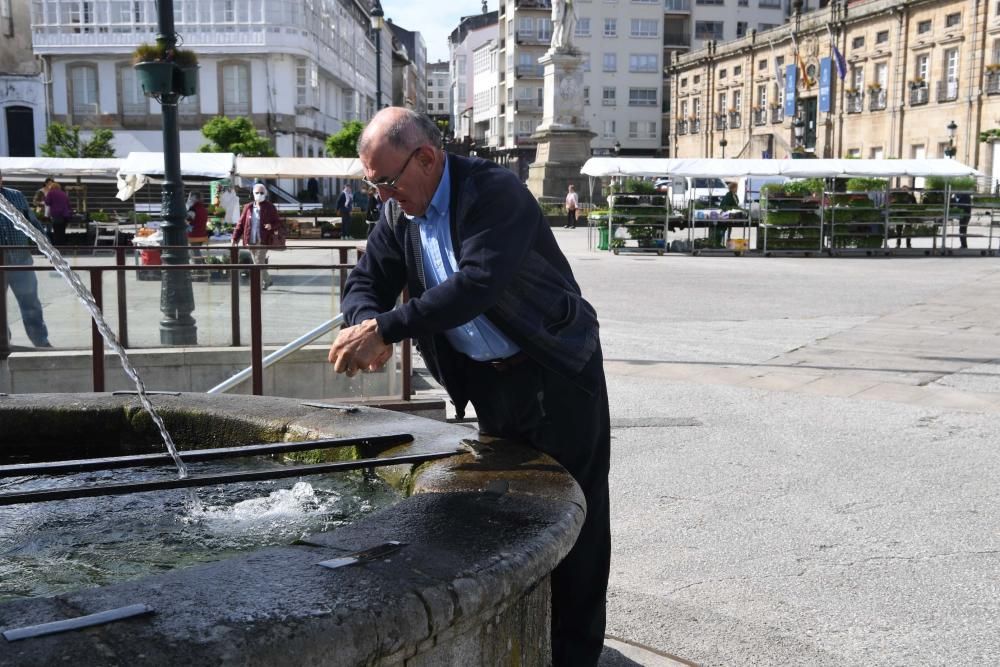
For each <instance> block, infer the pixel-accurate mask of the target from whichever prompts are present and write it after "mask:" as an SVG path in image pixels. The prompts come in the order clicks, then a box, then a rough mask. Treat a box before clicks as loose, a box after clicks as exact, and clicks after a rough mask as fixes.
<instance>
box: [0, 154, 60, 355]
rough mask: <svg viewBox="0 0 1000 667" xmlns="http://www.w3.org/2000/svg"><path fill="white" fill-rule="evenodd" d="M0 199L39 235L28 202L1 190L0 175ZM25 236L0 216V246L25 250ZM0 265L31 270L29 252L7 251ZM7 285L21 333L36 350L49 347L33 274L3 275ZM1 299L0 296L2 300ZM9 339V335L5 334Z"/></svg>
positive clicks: (10, 190) (16, 193) (16, 192)
mask: <svg viewBox="0 0 1000 667" xmlns="http://www.w3.org/2000/svg"><path fill="white" fill-rule="evenodd" d="M0 195H3V197H4V198H5V199H6V200H7V201H8V202H10V204H11V205H12V206H13V207H14V208H15V209H17V210H18V212H20V214H21V215H23V216H24V217H25V218H27V220H28V222H30V223H31V224H32V225H34V226H35V227H36V228H37V229H39V230H40V231H43V232H44V230H43V229H42V225H41V224H40V223H39V222H38V220H37V219H36V218H35V214H34V213H32V212H31V208H30V207H29V206H28V200H27V199H25V198H24V195H23V194H21V192H20V191H19V190H15V189H13V188H5V187H3V174H2V173H0ZM28 245H30V242H29V241H28V237H27V235H25V233H24V232H22V231H21V230H20V229H18V228H17V227H15V226H14V223H13V221H12V220H11V219H10V218H8V217H7V216H6V215H4V214H3V213H2V212H0V246H28ZM2 254H3V259H2V260H0V264H8V265H16V266H31V263H32V260H31V252H30V251H29V250H28V249H27V248H23V249H22V248H13V249H12V248H8V249H6V250H4V251H3V252H2ZM4 273H5V275H6V276H7V285H8V286H9V287H10V289H11V291H12V292H14V298H15V299H17V305H18V307H19V308H20V309H21V322H22V323H23V324H24V332H25V333H26V334H28V338H29V339H30V340H31V343H32V344H33V345H34V346H35V347H52V345H51V344H50V343H49V330H48V328H47V327H46V326H45V320H44V319H43V318H42V303H41V301H39V300H38V280H37V279H36V278H35V274H34V272H33V271H5V272H4ZM2 296H3V295H0V297H2ZM8 337H9V334H8Z"/></svg>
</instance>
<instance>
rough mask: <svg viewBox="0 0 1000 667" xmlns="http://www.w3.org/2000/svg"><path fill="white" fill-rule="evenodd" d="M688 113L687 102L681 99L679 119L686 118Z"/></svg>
mask: <svg viewBox="0 0 1000 667" xmlns="http://www.w3.org/2000/svg"><path fill="white" fill-rule="evenodd" d="M687 115H688V102H687V100H681V120H686V119H687Z"/></svg>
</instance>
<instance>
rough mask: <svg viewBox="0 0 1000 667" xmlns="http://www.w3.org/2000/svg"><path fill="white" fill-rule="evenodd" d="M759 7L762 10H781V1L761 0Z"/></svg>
mask: <svg viewBox="0 0 1000 667" xmlns="http://www.w3.org/2000/svg"><path fill="white" fill-rule="evenodd" d="M757 6H758V7H760V8H761V9H781V0H760V2H758V3H757Z"/></svg>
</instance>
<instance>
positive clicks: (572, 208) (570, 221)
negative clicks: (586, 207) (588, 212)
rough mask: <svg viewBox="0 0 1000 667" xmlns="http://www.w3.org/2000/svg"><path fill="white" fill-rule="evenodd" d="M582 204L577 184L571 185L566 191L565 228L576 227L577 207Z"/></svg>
mask: <svg viewBox="0 0 1000 667" xmlns="http://www.w3.org/2000/svg"><path fill="white" fill-rule="evenodd" d="M579 206H580V199H579V198H578V197H577V196H576V186H573V185H571V186H569V189H568V191H567V192H566V224H565V226H564V229H576V209H577V208H578V207H579Z"/></svg>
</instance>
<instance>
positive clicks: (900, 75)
mask: <svg viewBox="0 0 1000 667" xmlns="http://www.w3.org/2000/svg"><path fill="white" fill-rule="evenodd" d="M893 11H894V12H895V13H896V18H897V26H896V45H897V48H896V53H898V54H899V58H897V59H896V86H895V88H896V90H897V91H898V94H899V103H898V104H895V105H893V108H892V131H893V132H896V133H897V136H896V157H898V158H902V157H904V156H903V150H904V148H905V146H904V145H903V120H904V116H905V115H906V94H907V93H908V92H909V86H907V85H906V70H907V67H908V65H909V63H908V62H907V58H906V56H907V53H908V42H909V39H908V37H909V24H910V12H909V9H908V7H907V6H906V5H898V6H896V7H895V8H894V9H893ZM890 137H891V135H890ZM897 185H898V183H897Z"/></svg>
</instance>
